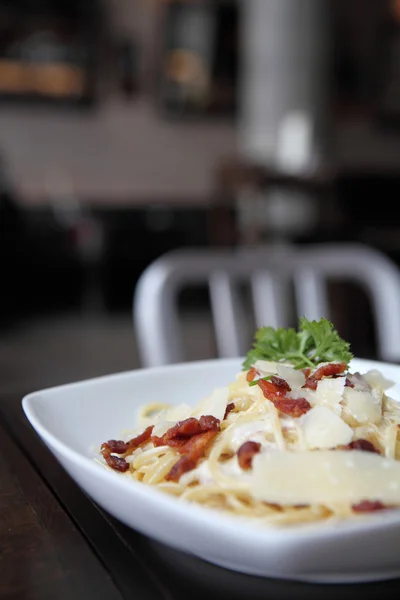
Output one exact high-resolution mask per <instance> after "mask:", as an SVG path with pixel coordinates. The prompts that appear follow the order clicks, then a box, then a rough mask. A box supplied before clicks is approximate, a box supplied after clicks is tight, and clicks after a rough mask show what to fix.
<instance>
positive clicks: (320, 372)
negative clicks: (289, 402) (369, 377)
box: [303, 363, 347, 390]
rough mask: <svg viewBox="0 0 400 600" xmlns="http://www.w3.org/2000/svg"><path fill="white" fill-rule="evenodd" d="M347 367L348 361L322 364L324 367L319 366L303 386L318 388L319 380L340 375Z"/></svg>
mask: <svg viewBox="0 0 400 600" xmlns="http://www.w3.org/2000/svg"><path fill="white" fill-rule="evenodd" d="M346 368H347V365H346V363H329V364H328V365H322V367H319V368H318V369H317V370H316V371H315V373H314V374H313V375H309V376H308V377H307V379H306V382H305V384H304V385H303V388H309V389H310V390H316V389H317V385H318V381H321V379H322V378H323V377H333V376H335V375H339V374H341V373H344V371H345V370H346Z"/></svg>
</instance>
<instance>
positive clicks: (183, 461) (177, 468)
mask: <svg viewBox="0 0 400 600" xmlns="http://www.w3.org/2000/svg"><path fill="white" fill-rule="evenodd" d="M195 467H196V462H195V461H194V460H192V459H191V458H190V456H182V457H181V458H180V459H179V460H178V462H176V463H175V464H174V466H173V467H172V469H171V470H170V472H169V473H168V474H167V475H166V477H165V479H166V480H167V481H179V479H180V477H181V475H183V474H184V473H187V472H188V471H192V470H193V469H194V468H195Z"/></svg>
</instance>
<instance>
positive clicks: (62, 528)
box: [0, 393, 400, 600]
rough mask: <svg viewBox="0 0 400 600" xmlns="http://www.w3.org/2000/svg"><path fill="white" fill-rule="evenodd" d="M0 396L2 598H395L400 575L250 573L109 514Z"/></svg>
mask: <svg viewBox="0 0 400 600" xmlns="http://www.w3.org/2000/svg"><path fill="white" fill-rule="evenodd" d="M22 396H23V393H21V394H19V395H12V396H7V395H4V394H3V395H1V393H0V598H1V599H3V598H4V600H17V599H18V600H47V599H48V600H64V599H65V600H70V599H71V600H81V599H82V600H92V599H93V600H103V599H104V600H117V599H122V598H124V599H130V598H135V599H136V598H138V599H142V598H143V599H145V600H187V599H189V598H190V599H193V600H196V599H200V598H201V599H202V600H204V599H205V598H207V600H213V599H214V598H218V600H221V599H222V598H229V599H232V600H240V599H246V600H252V599H256V600H261V599H262V600H269V599H279V600H284V599H286V598H288V599H291V600H297V599H301V598H307V600H320V598H321V597H323V598H324V600H336V598H337V597H338V596H339V595H340V598H341V600H347V599H353V598H363V600H368V599H369V598H371V599H372V598H382V599H385V598H390V597H396V595H397V594H398V593H399V592H400V580H393V581H389V582H382V583H371V584H365V585H353V586H351V585H344V586H340V587H338V586H332V585H327V586H317V585H309V584H300V583H292V582H284V581H275V580H271V579H262V578H258V577H249V576H245V575H241V574H238V573H234V572H230V571H227V570H225V569H221V568H218V567H215V566H213V565H209V564H207V563H205V562H203V561H201V560H198V559H196V558H193V557H191V556H187V555H184V554H182V553H180V552H177V551H174V550H171V549H169V548H166V547H165V546H162V545H161V544H158V543H156V542H153V541H151V540H149V539H147V538H145V537H144V536H142V535H140V534H138V533H136V532H134V531H132V530H130V529H128V528H127V527H125V526H123V525H121V524H120V523H119V522H117V521H116V520H114V519H113V518H112V517H110V516H109V515H107V514H106V513H104V512H103V511H102V510H101V509H100V508H99V507H98V506H96V505H95V504H94V503H93V502H92V501H91V500H90V499H89V498H88V497H87V496H86V495H85V494H84V493H83V492H82V491H81V490H80V489H79V488H78V487H77V486H76V485H75V483H74V482H73V481H72V480H71V479H70V477H69V476H68V475H67V474H66V473H65V471H64V470H63V468H62V467H61V466H60V465H59V464H58V463H57V461H56V460H55V459H54V458H53V456H52V455H51V454H50V452H49V451H48V450H47V449H46V447H45V446H44V445H43V444H42V442H41V441H40V440H39V438H38V437H37V435H36V433H35V432H34V431H33V429H32V428H31V426H30V425H29V423H28V422H27V420H26V418H25V416H24V414H23V412H22V409H21V398H22Z"/></svg>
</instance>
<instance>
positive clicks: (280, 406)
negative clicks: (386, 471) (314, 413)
mask: <svg viewBox="0 0 400 600" xmlns="http://www.w3.org/2000/svg"><path fill="white" fill-rule="evenodd" d="M258 385H259V387H260V388H261V390H262V392H263V394H264V397H265V398H266V399H267V400H270V401H271V402H272V403H273V404H274V406H275V408H276V409H277V410H279V411H280V412H281V413H284V414H285V415H290V416H291V417H294V418H298V417H301V415H304V414H305V413H306V412H308V411H309V410H310V408H311V404H310V403H309V402H308V400H306V399H305V398H290V397H289V396H288V395H287V390H285V389H283V388H280V387H278V386H277V385H276V384H274V383H272V381H265V380H264V379H259V381H258Z"/></svg>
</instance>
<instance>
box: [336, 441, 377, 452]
mask: <svg viewBox="0 0 400 600" xmlns="http://www.w3.org/2000/svg"><path fill="white" fill-rule="evenodd" d="M343 450H363V451H364V452H376V454H380V451H379V450H378V448H376V447H375V446H374V444H372V442H369V441H368V440H364V439H362V438H360V439H359V440H354V442H350V444H347V446H343Z"/></svg>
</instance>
